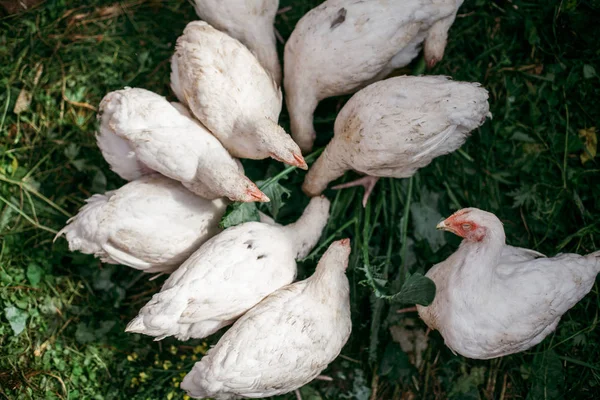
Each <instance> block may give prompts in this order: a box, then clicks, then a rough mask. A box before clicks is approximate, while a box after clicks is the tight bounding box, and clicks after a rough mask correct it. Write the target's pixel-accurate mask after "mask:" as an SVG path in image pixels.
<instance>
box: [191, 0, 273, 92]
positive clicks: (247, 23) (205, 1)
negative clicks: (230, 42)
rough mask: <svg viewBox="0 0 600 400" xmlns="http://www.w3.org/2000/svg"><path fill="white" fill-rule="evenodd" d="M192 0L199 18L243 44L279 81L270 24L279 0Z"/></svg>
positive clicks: (271, 24)
mask: <svg viewBox="0 0 600 400" xmlns="http://www.w3.org/2000/svg"><path fill="white" fill-rule="evenodd" d="M194 1H195V4H194V7H195V8H196V14H198V16H199V17H200V18H202V19H203V20H205V21H206V22H208V23H209V24H211V25H212V26H214V27H215V28H217V29H218V30H220V31H223V32H225V33H227V34H228V35H229V36H231V37H233V38H236V39H237V40H239V41H240V42H242V43H243V44H244V45H246V47H248V49H250V51H252V53H253V54H254V55H255V56H256V58H258V61H260V63H261V64H262V66H263V67H265V69H266V70H267V71H269V73H270V74H271V76H272V77H273V79H275V82H277V84H278V85H279V84H280V82H281V66H280V65H279V57H278V56H277V42H276V41H275V28H274V26H273V24H274V22H275V15H276V14H277V9H278V7H279V0H194Z"/></svg>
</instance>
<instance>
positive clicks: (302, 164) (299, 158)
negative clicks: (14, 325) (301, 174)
mask: <svg viewBox="0 0 600 400" xmlns="http://www.w3.org/2000/svg"><path fill="white" fill-rule="evenodd" d="M294 160H295V161H296V164H295V165H296V167H298V168H301V169H304V170H307V169H308V165H306V161H304V157H302V156H300V155H298V154H294ZM292 165H294V164H292Z"/></svg>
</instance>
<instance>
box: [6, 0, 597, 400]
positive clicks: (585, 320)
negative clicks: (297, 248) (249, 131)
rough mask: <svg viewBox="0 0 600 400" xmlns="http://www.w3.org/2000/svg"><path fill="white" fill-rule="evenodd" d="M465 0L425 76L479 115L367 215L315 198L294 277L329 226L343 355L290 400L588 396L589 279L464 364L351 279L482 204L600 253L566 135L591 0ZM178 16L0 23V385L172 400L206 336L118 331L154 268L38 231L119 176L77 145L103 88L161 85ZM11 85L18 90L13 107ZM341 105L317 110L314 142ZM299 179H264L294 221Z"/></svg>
mask: <svg viewBox="0 0 600 400" xmlns="http://www.w3.org/2000/svg"><path fill="white" fill-rule="evenodd" d="M318 3H319V1H301V0H296V1H294V0H287V1H286V0H282V1H281V7H282V8H283V7H287V6H291V7H292V8H291V9H290V10H288V11H287V12H285V13H284V14H282V15H280V16H278V18H277V24H276V26H277V29H278V31H279V32H280V33H281V35H282V36H283V37H288V36H289V34H290V33H291V31H292V29H293V26H294V24H295V22H296V21H297V20H298V19H299V18H300V17H301V16H302V15H303V14H304V13H305V12H307V11H308V10H309V9H310V8H312V7H313V6H314V5H316V4H318ZM465 3H466V4H464V5H463V7H462V8H461V10H460V14H461V15H460V16H459V18H458V19H457V20H456V22H455V24H454V26H453V28H452V30H451V33H450V42H449V45H448V48H447V51H446V55H445V58H444V60H443V61H442V62H441V63H440V64H439V65H438V66H437V67H436V68H435V69H434V70H433V71H432V73H436V74H448V75H451V76H452V77H454V78H455V79H457V80H467V81H478V82H481V83H482V84H483V85H484V86H485V87H486V88H487V89H488V90H489V92H490V104H491V110H492V113H493V114H494V119H493V120H491V121H488V122H486V124H485V125H484V126H483V127H481V128H480V129H479V130H478V131H476V132H474V134H473V136H472V137H471V139H470V140H469V141H468V142H467V144H466V145H465V146H464V147H463V148H462V151H460V152H456V153H454V154H451V155H449V156H446V157H442V158H439V159H437V160H435V161H434V162H433V163H432V164H431V165H430V166H428V167H427V168H424V169H423V170H421V171H420V172H419V173H418V174H417V175H416V176H415V177H414V178H413V179H412V180H388V179H385V180H382V181H381V182H380V183H379V184H378V186H377V188H376V190H375V193H374V195H373V196H372V198H371V202H370V204H369V206H368V207H367V208H366V209H364V210H363V209H362V207H361V206H360V199H361V197H362V190H361V189H356V190H346V191H342V192H331V191H328V192H327V194H328V196H329V197H330V198H331V199H332V200H333V204H332V217H331V220H330V222H329V225H328V227H327V230H326V232H325V233H324V235H323V239H322V242H321V243H320V247H318V251H316V252H315V253H314V254H313V257H311V258H309V259H308V260H306V261H305V262H303V263H301V264H300V271H299V276H300V277H304V276H306V275H309V274H310V273H311V272H312V270H313V268H314V265H315V264H316V261H317V260H318V258H319V257H320V255H321V254H322V253H323V251H324V249H325V248H326V240H333V239H334V238H341V237H346V236H349V237H351V238H352V246H353V252H352V258H351V263H350V267H349V270H348V276H349V278H350V282H351V289H352V312H353V319H354V327H353V333H352V336H351V338H350V340H349V342H348V344H347V345H346V347H345V348H344V350H343V351H342V357H340V358H338V360H337V361H336V362H335V363H333V365H332V366H331V367H330V368H329V369H328V370H327V371H326V373H327V374H329V375H330V376H332V377H333V378H334V381H333V382H324V381H316V382H314V383H311V384H310V385H308V386H307V387H305V388H303V389H302V393H303V395H304V398H305V399H325V398H328V399H346V398H348V399H369V398H371V399H400V398H402V399H417V398H418V399H434V398H438V399H444V398H452V399H519V398H529V399H538V398H547V399H551V398H555V399H560V398H577V399H580V398H581V399H585V398H590V399H591V398H594V397H596V398H597V393H600V329H597V325H598V318H599V310H600V307H599V305H600V304H599V303H600V295H599V293H598V285H596V286H595V287H594V289H593V290H592V292H591V293H590V294H589V295H588V296H586V297H585V298H584V299H583V300H582V301H581V302H580V303H579V304H578V305H577V306H575V307H574V308H573V309H572V310H571V311H569V312H568V313H567V314H566V315H565V316H564V318H563V320H562V321H561V323H560V325H559V327H558V329H557V330H556V332H555V333H553V334H552V335H550V336H549V337H548V338H547V339H546V340H544V341H543V342H542V343H541V344H540V345H538V346H536V347H534V348H533V349H531V350H530V351H527V352H525V353H522V354H517V355H513V356H509V357H504V358H501V359H497V360H491V361H472V360H467V359H465V358H463V357H460V356H455V355H453V354H452V353H451V352H450V351H449V350H448V349H447V348H446V347H445V346H444V344H443V340H442V339H441V337H440V335H439V334H438V333H437V332H433V333H431V334H430V335H429V342H428V346H427V348H426V350H425V351H424V352H423V355H422V357H423V361H422V363H421V364H420V365H419V366H418V367H415V366H413V365H412V364H410V362H409V358H410V357H411V356H412V355H407V354H405V353H404V352H403V351H402V350H401V349H400V348H399V346H398V344H396V342H394V341H393V340H392V336H391V334H390V327H393V326H394V325H397V324H402V323H405V322H406V320H408V319H413V320H416V322H415V324H416V329H418V330H421V331H422V330H423V324H422V323H421V322H420V321H418V318H416V315H415V314H410V313H408V314H398V313H397V312H396V310H397V309H399V308H403V307H406V306H407V304H396V303H394V302H392V303H389V302H388V301H384V300H382V299H377V298H376V297H375V296H374V295H373V294H372V293H373V291H372V289H371V288H370V287H369V285H368V284H365V280H366V274H365V268H368V269H367V272H369V274H371V275H373V277H374V278H377V279H382V280H383V281H384V282H387V285H386V287H385V288H384V290H385V291H386V293H388V294H389V293H393V292H394V291H396V290H397V289H398V288H399V284H400V283H401V279H400V278H401V277H403V276H404V270H408V271H410V272H421V273H424V272H425V271H426V270H427V269H428V268H429V267H431V265H433V264H434V263H436V262H438V261H440V260H443V259H444V258H445V257H447V256H448V255H449V254H451V253H452V252H453V251H454V250H455V249H456V246H457V245H458V239H457V238H454V237H450V235H443V234H441V233H438V232H436V231H435V230H434V229H433V228H434V225H435V223H437V221H438V220H439V218H440V217H441V216H445V215H448V214H449V213H451V212H452V211H453V210H456V209H457V208H459V207H465V206H476V207H479V208H482V209H486V210H489V211H492V212H494V213H496V214H497V215H498V216H499V217H500V218H501V219H502V220H503V221H504V224H505V228H506V231H507V236H508V238H509V243H510V244H513V245H519V246H526V247H530V248H534V249H536V250H539V251H542V252H544V253H546V254H549V255H553V254H555V253H557V252H577V253H581V254H583V253H588V252H591V251H593V250H595V249H598V248H600V243H599V242H600V236H599V235H598V234H599V233H600V226H599V223H598V221H600V207H599V206H600V185H598V182H599V178H600V168H599V166H598V160H597V159H595V160H591V161H587V162H586V163H585V164H582V161H581V158H580V156H581V154H582V153H584V152H585V150H584V145H583V141H582V139H581V138H580V137H579V131H580V130H584V129H588V130H590V129H591V128H592V127H598V123H599V122H600V108H599V105H600V77H599V75H598V74H599V73H600V69H599V68H600V67H599V66H600V62H599V61H600V46H599V45H598V38H600V28H599V25H598V23H597V21H598V20H599V18H600V3H599V2H598V1H596V0H589V1H585V0H579V1H578V0H567V1H558V0H548V1H545V2H542V1H539V2H534V1H531V2H526V1H521V0H513V1H496V2H492V1H484V0H467V1H466V2H465ZM194 18H195V14H194V12H193V9H192V7H191V6H190V5H189V4H187V3H186V2H185V1H184V0H168V1H163V2H161V1H154V0H148V1H143V0H134V1H124V2H121V3H116V2H111V1H100V0H91V1H66V0H48V1H46V2H45V3H43V4H42V5H40V6H38V7H37V8H35V9H33V10H30V11H27V12H26V13H23V14H20V15H18V16H11V17H5V18H3V19H1V20H0V59H1V60H2V64H1V65H0V88H1V89H0V241H1V244H0V306H1V307H0V397H4V398H7V399H42V398H44V399H53V398H58V399H92V398H93V399H104V398H107V399H123V398H130V399H165V398H166V399H181V398H183V392H182V391H180V390H179V389H178V388H177V386H178V383H179V382H180V380H181V377H182V375H183V374H185V373H186V372H187V371H188V370H189V369H190V368H191V366H192V365H193V363H194V361H195V360H196V359H198V358H199V357H201V356H202V353H203V352H204V351H205V350H206V348H207V346H208V345H210V343H213V342H214V341H215V340H216V339H217V338H210V339H209V340H208V341H206V342H204V341H190V342H185V343H182V342H178V341H176V340H173V339H166V340H164V341H161V342H153V341H152V340H151V339H150V338H148V337H142V336H139V335H127V334H125V333H124V332H123V329H124V327H125V325H126V323H127V322H128V321H129V320H130V319H131V318H132V317H133V316H134V315H135V314H136V312H137V310H138V309H139V308H140V307H141V306H142V305H143V304H145V302H146V301H147V300H148V299H149V298H150V297H151V295H152V294H153V293H155V292H156V291H157V290H158V289H159V287H160V284H161V283H162V282H163V281H164V277H163V278H159V279H157V280H155V281H151V282H149V281H148V280H147V276H145V275H143V274H141V273H139V272H137V271H134V270H132V269H129V268H125V267H120V266H111V265H102V264H101V263H99V262H98V261H97V260H95V259H94V258H92V257H90V256H84V255H81V254H73V253H69V252H68V251H67V245H66V242H65V241H64V240H62V239H61V240H58V241H57V242H56V243H55V244H53V243H52V239H53V232H56V231H57V230H59V229H60V228H61V227H62V226H63V225H64V224H65V222H66V220H67V218H68V216H69V215H72V214H74V213H76V211H77V209H78V208H79V207H80V206H81V205H82V204H83V200H84V199H85V198H87V197H89V196H90V195H91V194H92V193H97V192H103V191H105V190H110V189H114V188H117V187H119V186H120V185H121V184H122V183H123V182H122V181H121V180H120V179H119V178H118V177H117V176H116V175H115V174H113V173H112V172H111V171H109V169H108V167H107V165H106V163H105V162H104V161H103V159H102V157H101V155H100V153H99V151H98V149H97V148H96V146H95V143H94V129H95V125H96V119H95V111H94V110H95V107H97V105H98V103H99V101H100V99H101V98H102V96H103V95H104V94H106V93H107V92H108V91H111V90H115V89H120V88H122V87H123V86H140V87H145V88H148V89H151V90H154V91H156V92H158V93H160V94H163V95H169V96H170V93H169V88H168V82H169V79H168V74H169V64H168V59H169V57H170V55H171V53H172V51H173V45H174V43H175V39H176V38H177V36H178V35H180V34H181V31H182V30H183V27H184V26H185V24H186V23H187V22H188V21H190V20H192V19H194ZM280 50H281V49H280ZM415 65H416V63H415V64H413V65H412V66H411V68H412V69H414V67H415ZM411 68H409V69H407V70H406V71H405V72H407V73H410V72H411ZM20 93H23V94H22V95H21V97H22V98H23V96H25V95H26V94H27V93H29V94H30V95H31V99H32V100H31V103H30V105H29V107H28V108H26V109H25V110H24V111H22V112H21V113H20V114H18V115H17V114H15V113H14V112H13V109H14V107H15V104H16V102H17V98H18V97H19V94H20ZM345 99H346V98H344V99H329V100H326V101H324V102H323V103H322V105H321V106H320V107H319V109H318V113H317V116H316V119H317V124H316V127H317V130H318V131H319V133H320V139H319V141H318V144H319V145H323V144H325V143H326V141H327V139H328V137H330V135H331V132H332V126H333V121H334V119H335V115H336V110H337V109H338V107H339V106H340V105H341V104H343V103H342V102H343V100H345ZM281 121H282V123H283V124H284V126H286V127H287V123H288V117H287V114H286V113H285V112H284V113H283V114H282V116H281ZM245 166H246V168H247V169H248V171H249V174H250V176H251V178H253V179H255V180H261V179H266V178H268V177H272V176H274V175H276V174H278V173H279V172H281V171H282V170H283V167H282V166H281V165H280V164H278V163H275V162H270V161H264V162H245ZM349 175H350V174H349ZM303 177H304V173H303V172H299V171H292V172H291V173H290V174H289V175H287V177H286V178H285V179H283V180H280V181H279V182H280V183H281V184H282V185H284V186H285V187H286V188H287V189H289V190H291V193H292V195H291V198H290V199H289V200H288V201H287V203H286V205H285V206H284V207H283V208H282V209H281V210H280V213H279V215H278V220H281V221H283V222H287V221H290V220H293V219H295V218H296V217H297V216H298V215H299V213H300V211H301V210H302V208H303V206H304V205H305V204H306V203H307V199H306V198H305V197H304V196H303V195H302V194H301V192H300V190H299V186H300V183H301V181H302V179H303ZM350 177H351V176H347V177H346V178H345V179H349V178H350ZM365 265H366V267H365ZM378 282H381V281H379V280H378ZM9 320H10V321H9ZM394 329H395V328H394ZM15 330H16V331H20V332H19V334H14V332H15ZM217 336H218V335H217ZM280 398H281V399H293V398H294V396H293V394H291V395H287V396H281V397H280Z"/></svg>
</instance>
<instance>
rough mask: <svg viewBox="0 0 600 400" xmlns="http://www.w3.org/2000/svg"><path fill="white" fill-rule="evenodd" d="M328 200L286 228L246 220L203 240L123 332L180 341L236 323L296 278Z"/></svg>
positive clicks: (316, 203)
mask: <svg viewBox="0 0 600 400" xmlns="http://www.w3.org/2000/svg"><path fill="white" fill-rule="evenodd" d="M328 217H329V201H328V200H327V199H325V198H314V199H312V200H311V201H310V203H309V205H308V207H307V208H306V209H305V210H304V213H303V214H302V217H300V219H299V220H298V221H296V222H295V223H293V224H290V225H287V226H284V227H283V226H279V225H272V224H270V223H261V222H247V223H244V224H241V225H237V226H234V227H232V228H228V229H226V230H225V231H223V232H221V233H220V234H218V235H217V236H215V237H213V238H212V239H210V240H208V241H207V242H206V243H204V244H203V245H202V246H201V247H200V248H199V249H198V250H197V251H196V252H195V253H194V254H192V256H191V257H190V258H189V259H188V260H187V261H186V262H184V263H183V264H182V265H181V267H179V269H177V271H175V272H174V273H173V274H172V275H171V276H170V277H169V279H168V280H167V281H166V282H165V283H164V285H163V287H162V289H161V291H160V293H158V294H155V295H154V296H153V297H152V299H151V300H150V301H149V302H148V304H146V305H145V306H144V307H143V308H142V309H141V310H140V312H139V315H138V316H137V317H136V318H135V319H134V320H133V321H131V322H130V323H129V325H128V326H127V331H128V332H135V333H143V334H146V335H150V336H155V337H157V339H156V340H160V339H163V338H165V337H167V336H175V337H177V338H178V339H180V340H187V339H190V338H203V337H206V336H208V335H210V334H212V333H214V332H216V331H217V330H219V329H220V328H221V327H224V326H227V325H229V324H231V323H232V322H233V321H235V320H236V319H237V318H238V317H239V316H240V315H242V314H243V313H245V312H246V311H247V310H248V309H250V308H251V307H253V306H254V305H255V304H257V303H258V302H259V301H261V300H262V299H263V298H264V297H266V296H267V295H269V294H270V293H272V292H273V291H275V290H277V289H279V288H280V287H282V286H284V285H287V284H289V283H290V282H292V281H293V280H294V277H295V276H296V261H295V260H296V259H299V258H302V257H305V256H306V255H307V254H308V253H309V251H310V250H311V249H312V248H313V246H314V245H315V244H316V243H317V241H318V240H319V237H320V236H321V231H322V230H323V228H324V227H325V224H326V223H327V219H328Z"/></svg>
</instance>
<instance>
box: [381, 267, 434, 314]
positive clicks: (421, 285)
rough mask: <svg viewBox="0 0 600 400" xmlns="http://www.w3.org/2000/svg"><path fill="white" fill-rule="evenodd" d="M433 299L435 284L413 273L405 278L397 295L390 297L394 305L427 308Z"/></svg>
mask: <svg viewBox="0 0 600 400" xmlns="http://www.w3.org/2000/svg"><path fill="white" fill-rule="evenodd" d="M434 297H435V283H433V281H432V280H431V279H429V278H427V277H426V276H423V275H421V274H419V273H414V274H412V275H410V276H408V277H407V278H406V280H405V281H404V284H403V285H402V288H401V289H400V291H399V292H398V293H396V294H395V295H393V296H391V297H390V300H391V301H393V302H395V303H403V304H419V305H421V306H428V305H429V304H431V302H432V301H433V299H434Z"/></svg>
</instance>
